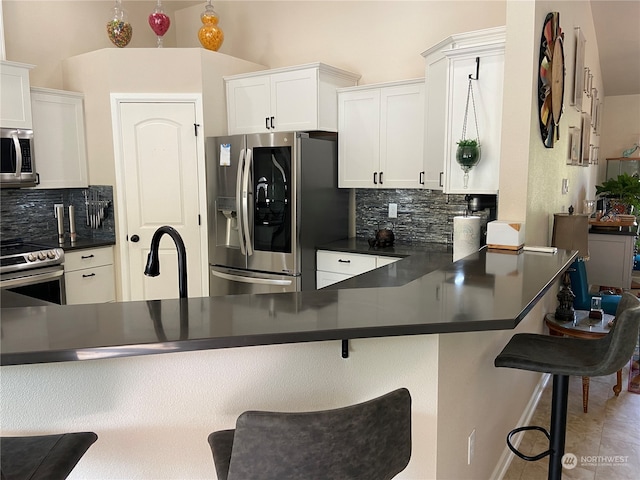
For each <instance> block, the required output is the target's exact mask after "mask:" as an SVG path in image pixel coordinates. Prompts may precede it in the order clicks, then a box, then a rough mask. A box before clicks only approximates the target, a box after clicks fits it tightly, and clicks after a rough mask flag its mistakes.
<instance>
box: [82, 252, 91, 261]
mask: <svg viewBox="0 0 640 480" xmlns="http://www.w3.org/2000/svg"><path fill="white" fill-rule="evenodd" d="M80 258H81V259H82V260H86V259H87V258H93V253H92V254H91V255H82V256H80Z"/></svg>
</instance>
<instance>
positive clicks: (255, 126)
mask: <svg viewBox="0 0 640 480" xmlns="http://www.w3.org/2000/svg"><path fill="white" fill-rule="evenodd" d="M270 85H271V84H270V76H269V75H258V76H254V77H248V78H239V79H236V80H228V81H227V117H228V126H229V135H236V134H243V133H263V132H269V131H270V129H269V128H268V127H270V126H269V124H268V122H269V120H270V118H269V117H271V113H270V112H271V87H270Z"/></svg>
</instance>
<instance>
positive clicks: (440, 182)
mask: <svg viewBox="0 0 640 480" xmlns="http://www.w3.org/2000/svg"><path fill="white" fill-rule="evenodd" d="M442 175H444V172H440V180H438V183H439V184H440V186H441V187H444V184H443V183H442Z"/></svg>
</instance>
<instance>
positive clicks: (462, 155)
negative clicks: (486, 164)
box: [456, 138, 480, 172]
mask: <svg viewBox="0 0 640 480" xmlns="http://www.w3.org/2000/svg"><path fill="white" fill-rule="evenodd" d="M456 161H457V162H458V163H459V164H460V166H461V167H462V169H463V170H465V172H468V171H469V169H471V167H474V166H475V165H477V164H478V162H479V161H480V145H478V141H477V140H470V139H464V138H463V139H462V140H460V141H459V142H458V149H457V150H456Z"/></svg>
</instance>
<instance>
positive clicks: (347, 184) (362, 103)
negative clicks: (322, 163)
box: [338, 89, 380, 188]
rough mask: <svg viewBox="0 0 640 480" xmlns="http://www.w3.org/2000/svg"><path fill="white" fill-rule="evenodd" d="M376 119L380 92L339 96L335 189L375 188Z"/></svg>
mask: <svg viewBox="0 0 640 480" xmlns="http://www.w3.org/2000/svg"><path fill="white" fill-rule="evenodd" d="M379 119H380V90H377V89H367V90H362V91H350V92H340V93H339V94H338V132H339V135H338V187H342V188H376V187H377V182H378V171H379V165H380V120H379ZM374 175H375V179H374ZM374 180H375V182H376V183H374Z"/></svg>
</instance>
